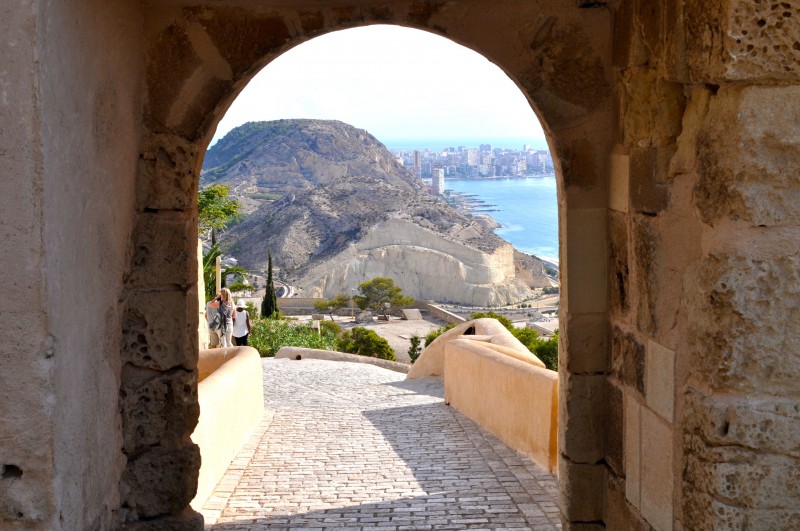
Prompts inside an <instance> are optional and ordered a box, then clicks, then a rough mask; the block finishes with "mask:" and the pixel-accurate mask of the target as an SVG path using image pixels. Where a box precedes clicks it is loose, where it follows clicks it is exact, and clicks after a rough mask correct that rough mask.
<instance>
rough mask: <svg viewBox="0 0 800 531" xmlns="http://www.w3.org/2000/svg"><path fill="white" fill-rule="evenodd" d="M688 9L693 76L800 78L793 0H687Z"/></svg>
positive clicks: (710, 79) (799, 28) (707, 79)
mask: <svg viewBox="0 0 800 531" xmlns="http://www.w3.org/2000/svg"><path fill="white" fill-rule="evenodd" d="M684 10H685V15H684V17H685V21H686V43H687V50H688V51H689V53H688V54H687V62H688V64H689V68H690V73H691V77H692V79H693V80H694V81H696V82H700V83H719V82H722V81H744V80H759V81H763V80H796V79H798V78H800V46H798V44H797V35H798V34H800V18H798V16H797V5H796V3H795V2H758V1H753V0H711V1H709V0H688V1H687V2H685V3H684Z"/></svg>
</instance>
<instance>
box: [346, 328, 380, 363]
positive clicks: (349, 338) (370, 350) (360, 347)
mask: <svg viewBox="0 0 800 531" xmlns="http://www.w3.org/2000/svg"><path fill="white" fill-rule="evenodd" d="M336 350H338V351H340V352H349V353H351V354H358V355H360V356H368V357H371V358H380V359H383V360H391V361H394V359H395V357H394V350H393V349H392V347H390V346H389V342H388V341H386V340H385V339H384V338H382V337H381V336H379V335H378V334H377V333H375V332H374V331H373V330H368V329H366V328H364V327H362V326H356V327H355V328H351V329H350V330H346V331H344V332H343V333H342V334H341V335H340V336H339V339H338V340H337V341H336Z"/></svg>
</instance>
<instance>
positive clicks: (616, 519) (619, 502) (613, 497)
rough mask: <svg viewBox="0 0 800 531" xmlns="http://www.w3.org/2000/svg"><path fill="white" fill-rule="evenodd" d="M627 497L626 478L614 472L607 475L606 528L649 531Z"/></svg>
mask: <svg viewBox="0 0 800 531" xmlns="http://www.w3.org/2000/svg"><path fill="white" fill-rule="evenodd" d="M637 513H638V511H635V510H634V509H633V508H632V507H631V505H630V504H629V503H628V502H627V500H626V499H625V483H624V479H623V478H621V477H618V476H615V475H614V474H610V473H609V474H607V475H606V505H605V512H604V518H603V522H604V523H605V528H606V529H620V530H625V531H649V528H648V527H647V525H646V524H645V523H644V522H642V520H641V518H640V517H639V516H638V514H637Z"/></svg>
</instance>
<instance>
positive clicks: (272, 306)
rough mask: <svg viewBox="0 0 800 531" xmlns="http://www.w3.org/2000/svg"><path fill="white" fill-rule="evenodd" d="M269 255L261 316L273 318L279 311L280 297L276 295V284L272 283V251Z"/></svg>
mask: <svg viewBox="0 0 800 531" xmlns="http://www.w3.org/2000/svg"><path fill="white" fill-rule="evenodd" d="M268 257H269V263H268V266H267V291H266V293H264V300H263V301H262V302H261V316H262V317H266V318H271V317H272V316H273V315H275V314H276V313H277V312H278V297H277V296H276V295H275V286H274V284H273V283H272V253H269V254H268Z"/></svg>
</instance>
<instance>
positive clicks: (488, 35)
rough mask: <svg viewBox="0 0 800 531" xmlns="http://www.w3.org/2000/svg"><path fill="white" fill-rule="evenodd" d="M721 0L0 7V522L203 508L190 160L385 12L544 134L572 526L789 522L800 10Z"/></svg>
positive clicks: (176, 516)
mask: <svg viewBox="0 0 800 531" xmlns="http://www.w3.org/2000/svg"><path fill="white" fill-rule="evenodd" d="M707 4H708V3H707V2H700V1H697V0H664V1H663V2H646V1H643V0H630V1H624V2H619V1H608V2H603V1H589V0H558V1H552V0H547V1H545V0H531V1H525V2H522V1H518V0H502V1H498V2H493V3H492V6H491V8H487V7H486V2H481V1H479V0H448V1H445V0H384V1H381V0H375V1H372V0H352V1H349V2H348V1H342V2H339V1H337V0H319V1H313V2H312V1H311V0H274V1H271V2H270V1H269V0H231V1H230V2H220V1H218V0H195V1H192V0H163V1H159V2H155V1H152V2H142V1H140V0H119V1H117V2H106V1H103V0H63V1H56V0H21V1H19V2H14V3H11V2H6V3H3V4H0V29H2V30H3V31H2V32H0V34H2V35H4V36H5V37H4V38H6V39H7V40H6V43H7V46H6V47H5V48H4V54H2V56H0V62H2V68H0V88H2V90H0V126H2V127H0V141H2V147H1V148H0V160H2V161H3V168H4V170H5V172H6V173H5V175H7V176H8V178H6V179H3V180H0V188H2V192H3V193H0V204H2V208H0V220H2V223H0V232H1V233H2V236H3V238H4V242H8V243H7V244H6V245H5V246H3V247H0V263H2V265H3V266H4V267H3V268H0V281H2V282H1V284H2V285H3V287H4V295H5V297H6V299H7V301H5V302H6V304H5V305H4V307H3V308H4V312H6V313H4V314H3V316H4V317H6V316H8V317H6V318H5V319H0V341H2V345H3V350H2V351H0V363H2V364H3V369H4V370H3V371H0V383H1V384H2V385H0V389H2V393H3V399H2V400H0V432H1V433H2V437H1V438H0V441H2V446H0V459H2V463H0V464H2V473H1V474H0V522H2V523H3V524H6V523H9V525H24V526H28V527H35V526H39V527H40V528H47V529H83V528H91V529H104V528H115V527H120V525H124V524H125V523H127V524H129V525H130V527H132V528H139V529H147V528H148V526H149V528H164V527H172V528H181V526H184V527H183V528H192V526H194V527H197V526H198V522H197V521H196V520H192V518H193V516H192V514H191V513H190V512H188V511H185V510H184V508H185V507H186V504H187V503H188V499H189V498H190V497H191V491H192V490H193V489H192V478H193V477H194V474H195V471H196V469H197V456H196V451H195V449H194V448H193V447H191V446H190V445H189V443H188V441H189V439H188V434H189V433H190V431H191V429H192V425H193V423H194V418H195V417H196V414H197V406H196V403H197V402H196V397H195V384H194V381H195V378H194V370H195V364H196V355H197V354H196V351H195V347H194V345H195V344H196V341H195V337H194V335H195V334H196V331H195V330H196V326H195V325H196V319H197V315H196V312H195V311H193V305H191V304H189V302H188V301H193V300H194V299H195V293H194V290H195V289H196V288H195V285H194V283H195V278H196V270H195V268H196V262H195V259H194V257H195V234H196V232H195V231H196V221H195V213H194V211H193V204H194V194H195V192H196V189H197V182H196V175H197V172H198V166H199V154H200V152H201V150H202V148H204V147H205V144H206V142H207V140H208V138H209V136H210V130H211V128H212V127H213V124H214V123H215V122H216V120H218V119H219V117H220V115H221V113H222V112H223V111H224V109H225V106H226V105H227V104H228V102H230V101H231V100H232V99H233V98H234V97H235V95H236V93H237V91H238V90H239V88H240V87H241V86H242V85H243V84H244V83H246V81H247V79H248V78H249V77H250V76H251V75H252V74H253V73H254V72H255V71H257V70H258V69H259V68H260V67H261V66H263V65H264V64H266V63H267V62H269V61H270V60H271V59H272V58H273V57H275V56H276V55H277V54H279V53H281V52H282V51H284V50H286V49H288V48H289V47H291V46H293V45H295V44H297V43H299V42H302V41H303V40H306V39H309V38H312V37H314V36H316V35H319V34H322V33H324V32H326V31H333V30H336V29H343V28H348V27H353V26H357V25H363V24H371V23H393V24H399V25H405V26H409V27H413V28H419V29H423V30H427V31H433V32H436V33H438V34H440V35H443V36H445V37H447V38H450V39H452V40H454V41H456V42H458V43H460V44H464V45H466V46H468V47H470V48H472V49H473V50H475V51H477V52H479V53H481V54H483V55H484V56H485V57H487V58H489V59H490V60H492V61H494V62H495V63H497V64H498V65H500V66H501V68H502V69H503V70H504V71H505V72H506V73H507V74H508V75H509V76H510V77H511V79H513V80H514V81H515V82H516V83H517V85H518V86H519V87H520V89H521V90H522V91H523V93H524V94H525V95H526V96H527V98H528V100H529V101H530V102H531V104H532V106H533V107H534V108H535V109H536V111H537V112H538V114H539V116H540V118H541V121H542V123H543V124H544V125H545V128H546V130H547V133H548V134H549V138H550V139H551V151H552V152H553V154H554V156H555V159H556V162H557V164H558V169H559V171H560V175H561V184H560V186H561V189H560V192H561V193H560V200H559V201H560V204H559V208H560V216H561V218H560V219H561V227H560V239H561V250H562V251H561V252H562V256H561V261H562V266H563V267H562V271H563V272H564V285H563V288H564V289H563V292H564V300H563V306H564V311H565V312H566V313H565V316H564V318H563V321H562V333H563V335H562V347H563V349H562V351H563V352H564V353H565V356H564V360H563V365H562V371H561V390H562V393H561V398H562V401H563V403H562V407H561V421H560V425H561V427H562V432H561V434H560V445H561V447H560V452H561V455H562V457H563V459H562V465H563V466H562V468H561V476H560V479H561V482H560V484H561V507H562V512H563V515H564V519H565V522H566V523H567V525H568V526H569V527H571V528H575V529H578V528H587V527H588V528H596V527H598V526H602V525H603V524H605V525H606V527H609V528H615V529H619V528H622V529H629V528H631V529H637V528H646V527H647V526H648V525H651V526H653V527H655V528H657V529H672V528H673V527H677V528H681V527H683V528H687V529H711V528H718V527H734V528H743V527H748V526H750V527H753V528H759V527H760V528H767V529H780V528H797V527H798V526H799V525H800V509H798V508H800V493H798V491H797V485H798V479H797V475H796V471H797V470H800V456H798V454H797V444H796V441H797V439H798V429H797V426H798V423H797V419H798V411H800V392H798V385H797V382H798V381H799V380H800V361H798V359H799V358H798V352H800V332H798V328H797V323H798V322H800V321H798V319H796V318H795V317H796V313H797V308H798V307H799V306H800V294H798V282H797V278H800V261H798V257H797V241H798V240H800V210H799V209H798V205H799V204H800V201H797V194H798V190H800V184H798V181H797V178H796V176H797V175H798V174H800V164H799V163H798V157H796V156H792V155H793V154H795V153H796V152H797V149H798V145H800V136H799V135H798V133H797V123H798V122H800V118H798V116H797V112H798V106H797V105H792V104H787V102H789V103H794V102H796V101H798V99H800V92H798V86H800V67H798V65H800V61H798V58H800V49H798V45H797V43H798V42H800V26H798V24H800V16H798V15H800V13H799V12H798V10H797V7H798V6H797V5H796V2H794V1H793V0H787V1H786V2H781V3H778V2H760V3H754V2H746V1H741V0H719V1H718V2H715V3H714V4H713V7H714V8H713V9H709V7H708V5H707ZM165 309H167V310H168V311H169V315H170V319H171V321H170V322H169V323H168V324H167V323H165V322H164V321H163V320H161V319H160V316H161V315H163V312H164V310H165ZM176 309H179V310H176ZM184 309H185V313H184V311H183V310H184ZM120 345H122V348H120ZM6 434H8V435H6ZM120 449H123V451H120Z"/></svg>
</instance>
